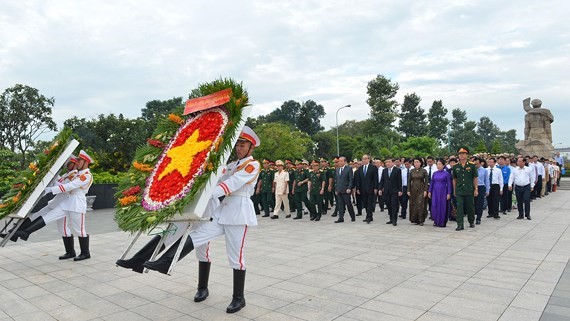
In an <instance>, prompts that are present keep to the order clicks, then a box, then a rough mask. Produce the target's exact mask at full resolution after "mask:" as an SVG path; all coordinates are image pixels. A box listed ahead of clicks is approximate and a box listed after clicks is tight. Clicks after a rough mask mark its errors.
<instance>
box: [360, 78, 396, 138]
mask: <svg viewBox="0 0 570 321" xmlns="http://www.w3.org/2000/svg"><path fill="white" fill-rule="evenodd" d="M398 90H400V85H398V83H392V80H391V79H389V78H386V77H384V76H383V75H378V76H376V78H374V79H372V80H371V81H370V82H368V86H367V92H368V99H367V100H366V103H367V104H368V106H370V118H371V119H372V121H374V123H375V124H376V126H380V127H379V129H380V130H382V131H388V130H390V129H392V128H393V127H394V121H396V117H397V116H398V113H397V111H396V108H397V107H398V102H397V101H396V100H395V99H394V97H396V94H397V93H398Z"/></svg>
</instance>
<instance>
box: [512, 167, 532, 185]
mask: <svg viewBox="0 0 570 321" xmlns="http://www.w3.org/2000/svg"><path fill="white" fill-rule="evenodd" d="M513 184H514V185H516V186H527V185H528V184H530V188H534V174H533V169H532V168H531V167H526V166H525V167H523V168H520V166H517V167H516V168H515V169H514V170H513V171H512V172H511V177H510V178H509V187H511V186H513Z"/></svg>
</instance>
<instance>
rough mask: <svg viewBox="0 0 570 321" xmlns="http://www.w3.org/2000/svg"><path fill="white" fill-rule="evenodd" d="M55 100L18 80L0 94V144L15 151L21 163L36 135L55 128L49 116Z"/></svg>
mask: <svg viewBox="0 0 570 321" xmlns="http://www.w3.org/2000/svg"><path fill="white" fill-rule="evenodd" d="M54 102H55V100H54V98H53V97H52V98H47V97H45V96H44V95H42V94H40V93H39V91H38V90H37V89H36V88H32V87H29V86H26V85H20V84H17V85H15V86H14V87H11V88H8V89H6V90H5V91H4V92H3V93H2V95H0V140H1V141H2V146H4V147H7V148H8V149H9V150H10V151H11V152H13V153H16V152H17V153H18V155H19V158H20V166H24V164H26V159H27V152H28V151H29V150H30V149H31V148H33V146H34V142H35V141H36V140H37V139H38V137H39V136H40V135H41V134H43V133H46V132H49V131H54V130H56V129H57V126H56V124H55V122H54V121H53V119H52V117H51V112H52V111H51V109H52V107H53V105H54Z"/></svg>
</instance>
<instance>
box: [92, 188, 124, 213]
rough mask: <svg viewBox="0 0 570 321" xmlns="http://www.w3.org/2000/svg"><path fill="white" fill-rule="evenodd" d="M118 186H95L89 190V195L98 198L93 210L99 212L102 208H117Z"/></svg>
mask: <svg viewBox="0 0 570 321" xmlns="http://www.w3.org/2000/svg"><path fill="white" fill-rule="evenodd" d="M117 186H118V185H117V184H93V185H91V188H90V189H89V193H87V195H94V196H97V198H96V199H95V203H93V209H94V210H98V209H102V208H113V207H115V198H114V196H113V195H115V192H116V189H117Z"/></svg>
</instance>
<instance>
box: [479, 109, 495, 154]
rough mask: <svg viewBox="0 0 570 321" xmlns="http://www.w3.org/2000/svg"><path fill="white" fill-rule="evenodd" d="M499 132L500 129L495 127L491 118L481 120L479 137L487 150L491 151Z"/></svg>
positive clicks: (485, 117)
mask: <svg viewBox="0 0 570 321" xmlns="http://www.w3.org/2000/svg"><path fill="white" fill-rule="evenodd" d="M499 132H500V130H499V127H498V126H497V125H495V123H493V121H492V120H491V119H490V118H489V117H487V116H483V117H481V119H479V123H477V136H479V138H480V139H482V140H483V141H484V142H485V147H486V148H487V150H491V147H492V146H493V141H494V140H495V139H496V138H497V135H498V134H499Z"/></svg>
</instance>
